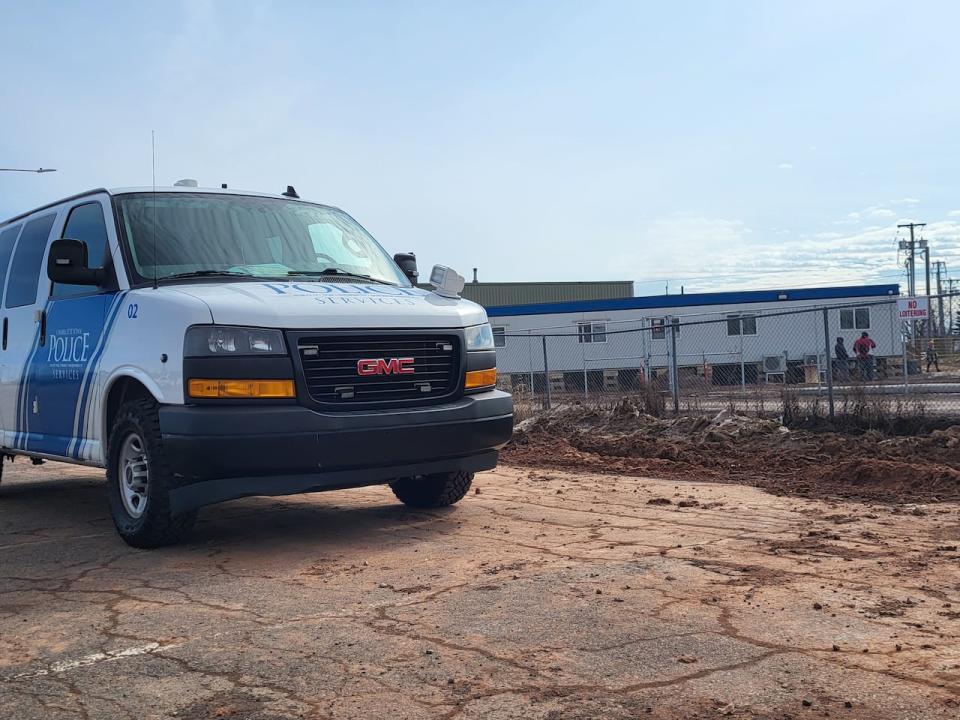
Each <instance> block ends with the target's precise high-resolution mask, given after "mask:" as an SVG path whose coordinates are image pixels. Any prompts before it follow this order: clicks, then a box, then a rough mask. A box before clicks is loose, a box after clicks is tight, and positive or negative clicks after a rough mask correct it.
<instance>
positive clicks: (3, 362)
mask: <svg viewBox="0 0 960 720" xmlns="http://www.w3.org/2000/svg"><path fill="white" fill-rule="evenodd" d="M21 230H23V223H16V224H15V225H10V226H8V227H5V228H3V229H2V230H0V324H2V329H0V333H2V334H0V403H3V404H4V405H5V404H6V398H5V397H4V394H3V388H5V387H6V385H5V384H4V383H6V382H7V381H6V379H5V378H7V376H10V375H12V373H11V372H10V371H9V369H8V366H9V364H10V363H9V358H10V354H9V353H8V352H7V345H8V342H9V331H10V320H9V318H8V317H7V311H6V310H5V309H4V308H3V290H4V288H5V287H6V284H7V267H8V266H9V265H10V258H11V257H13V248H14V247H15V246H16V244H17V238H19V237H20V231H21ZM11 397H12V394H11ZM4 427H5V425H4V413H3V412H0V446H2V447H8V443H7V438H6V437H5V436H4V434H3V429H4Z"/></svg>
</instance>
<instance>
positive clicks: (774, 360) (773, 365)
mask: <svg viewBox="0 0 960 720" xmlns="http://www.w3.org/2000/svg"><path fill="white" fill-rule="evenodd" d="M786 370H787V360H786V358H784V357H783V355H764V356H763V371H764V372H765V373H777V372H786Z"/></svg>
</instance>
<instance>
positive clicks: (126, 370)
mask: <svg viewBox="0 0 960 720" xmlns="http://www.w3.org/2000/svg"><path fill="white" fill-rule="evenodd" d="M124 379H131V380H136V381H137V382H139V383H140V384H141V385H143V386H144V387H145V388H146V389H147V392H149V393H150V394H151V395H152V396H153V399H154V400H156V401H157V402H158V403H163V402H164V396H163V390H162V389H161V388H160V385H159V384H158V383H157V382H156V380H154V379H153V378H152V377H150V375H148V374H147V373H146V372H144V371H143V370H142V369H140V368H138V367H135V366H133V365H120V366H119V367H116V368H114V369H113V371H112V372H111V373H110V375H109V376H108V377H107V379H106V380H105V381H104V382H103V386H102V390H101V392H100V393H99V394H98V397H97V407H96V409H95V411H96V415H97V418H98V422H99V425H100V433H101V434H100V437H102V438H104V442H106V438H107V437H109V432H110V428H108V427H107V417H106V408H107V398H108V397H110V391H111V390H113V387H114V385H116V384H117V383H118V382H119V381H121V380H124Z"/></svg>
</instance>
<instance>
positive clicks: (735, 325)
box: [727, 313, 757, 335]
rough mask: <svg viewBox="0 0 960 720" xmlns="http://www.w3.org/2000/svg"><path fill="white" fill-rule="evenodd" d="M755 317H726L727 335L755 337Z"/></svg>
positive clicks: (735, 315)
mask: <svg viewBox="0 0 960 720" xmlns="http://www.w3.org/2000/svg"><path fill="white" fill-rule="evenodd" d="M756 334H757V316H756V315H744V314H741V313H735V314H733V315H727V335H756Z"/></svg>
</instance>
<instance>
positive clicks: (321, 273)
mask: <svg viewBox="0 0 960 720" xmlns="http://www.w3.org/2000/svg"><path fill="white" fill-rule="evenodd" d="M287 275H300V276H301V277H331V276H333V277H342V278H353V279H355V280H367V281H369V282H374V283H379V284H381V285H394V286H396V283H392V282H390V281H389V280H381V279H380V278H375V277H371V276H370V275H361V274H360V273H352V272H347V271H346V270H341V269H340V268H336V267H328V268H324V269H323V270H291V271H289V272H288V273H287Z"/></svg>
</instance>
